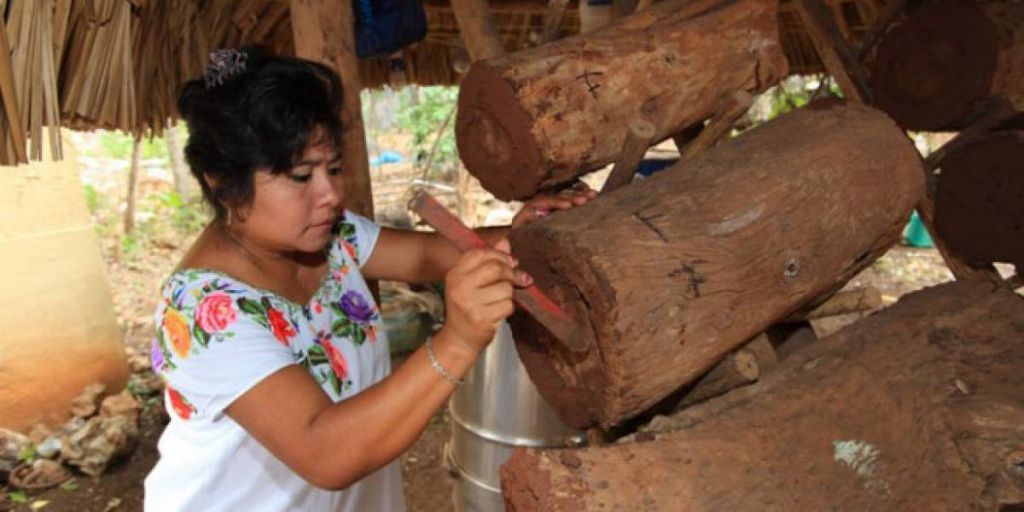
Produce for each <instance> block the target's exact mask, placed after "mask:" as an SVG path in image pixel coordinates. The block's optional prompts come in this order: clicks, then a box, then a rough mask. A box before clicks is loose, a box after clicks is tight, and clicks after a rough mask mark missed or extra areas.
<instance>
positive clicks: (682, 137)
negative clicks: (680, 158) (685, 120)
mask: <svg viewBox="0 0 1024 512" xmlns="http://www.w3.org/2000/svg"><path fill="white" fill-rule="evenodd" d="M702 131H704V121H701V122H699V123H695V124H694V125H693V126H688V127H687V128H686V129H684V130H683V131H681V132H679V133H677V134H675V135H673V136H672V142H674V143H675V145H676V150H677V151H679V154H680V155H682V154H683V150H684V149H686V146H688V145H690V143H691V142H693V141H694V140H695V139H696V138H697V136H698V135H700V132H702Z"/></svg>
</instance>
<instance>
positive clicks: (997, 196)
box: [935, 130, 1024, 271]
mask: <svg viewBox="0 0 1024 512" xmlns="http://www.w3.org/2000/svg"><path fill="white" fill-rule="evenodd" d="M1022 163H1024V131H1020V130H1009V131H998V132H993V133H990V134H988V135H984V136H982V137H980V138H979V139H977V140H975V141H973V142H969V143H966V144H964V145H962V146H960V147H958V148H956V149H954V150H952V151H951V152H950V154H949V155H947V156H946V158H944V159H943V160H942V164H941V167H942V174H940V175H939V179H938V191H937V193H936V197H935V226H936V229H937V230H938V234H939V237H940V238H941V239H942V240H943V241H944V242H946V243H947V244H949V246H950V248H952V249H953V250H954V251H955V252H956V253H957V254H959V255H961V256H962V257H963V258H965V259H966V260H967V261H968V262H969V263H972V264H975V265H981V264H986V263H993V262H1004V263H1013V264H1014V265H1016V266H1017V269H1018V271H1020V269H1024V223H1022V220H1021V219H1024V173H1022V172H1021V165H1022Z"/></svg>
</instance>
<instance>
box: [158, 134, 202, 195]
mask: <svg viewBox="0 0 1024 512" xmlns="http://www.w3.org/2000/svg"><path fill="white" fill-rule="evenodd" d="M164 142H166V143H167V158H168V159H169V160H170V163H171V176H172V177H173V178H174V190H175V191H176V192H177V193H178V196H180V197H181V198H182V199H185V198H187V197H189V196H190V195H192V193H193V192H194V191H195V189H196V186H195V185H196V182H195V181H194V178H193V177H192V173H191V172H189V170H188V166H187V165H185V162H184V161H183V160H182V155H183V153H182V147H181V141H180V140H179V135H178V127H177V126H175V125H172V126H169V127H167V130H165V131H164Z"/></svg>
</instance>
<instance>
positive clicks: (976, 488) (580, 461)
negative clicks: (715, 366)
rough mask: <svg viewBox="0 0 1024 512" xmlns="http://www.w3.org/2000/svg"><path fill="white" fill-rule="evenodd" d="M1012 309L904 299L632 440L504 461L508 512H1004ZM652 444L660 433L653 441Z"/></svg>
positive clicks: (1017, 434) (1016, 486) (954, 286)
mask: <svg viewBox="0 0 1024 512" xmlns="http://www.w3.org/2000/svg"><path fill="white" fill-rule="evenodd" d="M1022 337H1024V299H1022V298H1021V297H1019V296H1016V295H1014V294H1012V293H1011V292H1009V291H1007V290H1005V289H1001V288H995V287H992V286H990V285H986V284H983V283H968V282H955V283H949V284H945V285H942V286H940V287H936V288H931V289H927V290H924V291H921V292H917V293H914V294H912V295H910V296H908V297H905V298H904V299H902V300H901V301H900V303H898V304H897V305H895V306H894V307H892V308H889V309H887V310H886V311H883V312H882V313H880V314H878V315H875V316H873V317H871V318H868V319H865V320H864V321H861V322H858V323H857V324H854V325H852V326H851V327H849V328H847V329H844V330H842V331H840V332H838V333H836V334H835V335H833V336H831V337H829V338H827V339H826V340H823V342H822V343H820V344H818V345H816V346H815V347H814V348H812V349H810V350H808V351H807V352H805V353H802V354H800V355H798V356H796V357H794V358H793V359H792V360H790V361H789V362H786V363H783V364H782V366H781V367H780V368H779V369H778V370H776V371H775V372H773V373H772V374H771V375H769V376H768V377H766V378H765V379H763V380H762V381H761V382H758V383H757V384H755V385H753V386H748V387H746V388H743V389H741V390H737V391H735V392H733V393H730V394H728V395H726V396H724V397H721V398H719V399H715V400H712V401H709V402H706V403H704V404H702V405H699V406H696V407H692V408H690V409H686V410H684V411H682V412H681V413H679V414H678V415H676V416H674V417H670V418H664V419H665V420H666V421H662V422H660V428H659V429H656V430H653V431H648V432H647V433H646V435H644V434H639V435H638V436H637V437H638V438H641V439H651V440H650V441H647V442H634V443H625V444H616V445H612V446H606V447H604V448H601V449H589V448H588V449H577V450H572V451H562V452H559V451H555V450H526V449H519V450H517V451H516V452H515V453H513V455H512V457H511V459H510V460H509V462H508V463H507V464H505V466H503V467H502V469H501V477H502V492H503V495H504V497H505V500H506V505H507V508H508V510H510V511H516V512H528V511H534V510H543V511H548V512H560V511H573V512H577V511H590V510H688V511H705V510H706V511H719V510H779V511H782V510H1018V509H1020V507H1021V506H1022V505H1024V478H1022V471H1024V452H1022V447H1024V399H1022V397H1024V372H1021V371H1020V369H1021V367H1022V366H1024V344H1021V343H1020V340H1021V338H1022ZM659 432H668V433H659Z"/></svg>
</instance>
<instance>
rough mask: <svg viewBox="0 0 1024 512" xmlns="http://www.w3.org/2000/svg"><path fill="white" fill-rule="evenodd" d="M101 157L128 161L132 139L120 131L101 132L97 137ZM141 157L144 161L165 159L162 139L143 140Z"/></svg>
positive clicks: (130, 154)
mask: <svg viewBox="0 0 1024 512" xmlns="http://www.w3.org/2000/svg"><path fill="white" fill-rule="evenodd" d="M99 139H100V144H99V145H100V151H101V153H102V154H101V155H98V156H106V157H110V158H119V159H125V160H127V159H129V158H131V157H132V144H133V143H134V137H133V136H132V135H128V134H127V133H124V132H120V131H102V132H100V135H99ZM141 156H142V158H143V159H144V160H146V159H151V158H159V159H162V160H166V159H167V144H166V143H164V139H163V138H143V139H142V151H141Z"/></svg>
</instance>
